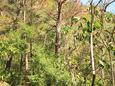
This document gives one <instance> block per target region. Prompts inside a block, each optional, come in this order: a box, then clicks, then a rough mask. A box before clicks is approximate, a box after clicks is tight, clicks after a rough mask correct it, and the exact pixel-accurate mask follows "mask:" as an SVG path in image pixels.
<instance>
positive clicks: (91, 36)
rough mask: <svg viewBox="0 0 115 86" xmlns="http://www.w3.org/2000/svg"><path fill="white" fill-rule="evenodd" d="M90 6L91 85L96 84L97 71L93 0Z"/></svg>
mask: <svg viewBox="0 0 115 86" xmlns="http://www.w3.org/2000/svg"><path fill="white" fill-rule="evenodd" d="M90 7H91V33H90V51H91V65H92V74H93V77H92V84H91V86H94V85H95V78H96V72H95V62H94V51H93V23H94V9H93V0H92V1H91V3H90Z"/></svg>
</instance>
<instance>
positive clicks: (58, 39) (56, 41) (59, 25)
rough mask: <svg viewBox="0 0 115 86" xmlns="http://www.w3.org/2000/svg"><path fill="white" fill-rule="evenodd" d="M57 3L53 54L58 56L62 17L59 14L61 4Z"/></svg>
mask: <svg viewBox="0 0 115 86" xmlns="http://www.w3.org/2000/svg"><path fill="white" fill-rule="evenodd" d="M57 4H58V12H57V21H56V29H55V31H56V37H55V54H56V55H57V56H58V55H59V51H60V40H61V19H62V14H61V9H62V4H61V3H60V2H58V3H57Z"/></svg>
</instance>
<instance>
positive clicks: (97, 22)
mask: <svg viewBox="0 0 115 86" xmlns="http://www.w3.org/2000/svg"><path fill="white" fill-rule="evenodd" d="M94 27H95V28H96V29H99V28H101V27H102V25H101V23H100V22H99V21H95V22H94Z"/></svg>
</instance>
